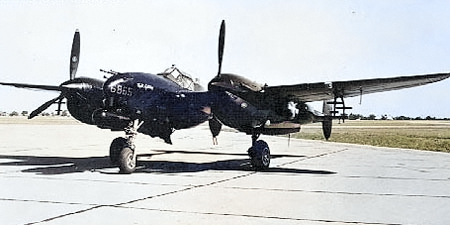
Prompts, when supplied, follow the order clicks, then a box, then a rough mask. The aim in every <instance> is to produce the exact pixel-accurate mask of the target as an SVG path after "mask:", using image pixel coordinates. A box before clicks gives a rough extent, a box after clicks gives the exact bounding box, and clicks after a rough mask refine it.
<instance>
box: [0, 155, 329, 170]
mask: <svg viewBox="0 0 450 225" xmlns="http://www.w3.org/2000/svg"><path fill="white" fill-rule="evenodd" d="M174 153H177V154H206V155H226V156H239V157H241V158H242V157H243V156H247V154H233V153H217V152H193V151H166V150H160V151H157V153H156V154H140V155H138V159H139V158H141V159H142V158H146V159H148V158H150V160H139V161H138V167H137V170H136V171H135V173H186V172H202V171H208V170H213V171H254V169H253V168H252V167H251V165H250V160H249V159H228V160H219V161H215V162H209V163H195V162H179V161H177V162H173V161H153V160H151V157H152V156H154V155H164V154H174ZM280 157H295V158H302V157H304V156H299V155H272V159H276V158H280ZM0 159H2V161H3V162H1V163H0V166H24V167H27V168H26V169H23V170H21V171H22V172H25V173H36V174H43V175H56V174H68V173H81V172H86V171H92V172H95V171H97V172H101V173H107V174H117V173H118V170H117V171H115V170H106V169H113V168H117V166H115V165H112V164H111V162H110V160H109V157H88V158H71V157H44V156H7V155H0ZM108 171H109V172H108ZM113 171H114V172H113ZM264 172H265V173H292V174H322V175H327V174H335V172H332V171H325V170H307V169H293V168H283V167H273V168H269V169H268V170H265V171H264Z"/></svg>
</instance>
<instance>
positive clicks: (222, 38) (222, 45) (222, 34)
mask: <svg viewBox="0 0 450 225" xmlns="http://www.w3.org/2000/svg"><path fill="white" fill-rule="evenodd" d="M224 48H225V20H222V24H221V25H220V33H219V70H218V72H217V76H220V74H221V72H222V59H223V49H224Z"/></svg>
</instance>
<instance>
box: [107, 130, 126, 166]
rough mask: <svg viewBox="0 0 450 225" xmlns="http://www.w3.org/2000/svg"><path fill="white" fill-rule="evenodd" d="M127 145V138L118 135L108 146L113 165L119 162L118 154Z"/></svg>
mask: <svg viewBox="0 0 450 225" xmlns="http://www.w3.org/2000/svg"><path fill="white" fill-rule="evenodd" d="M126 145H127V139H125V138H123V137H118V138H116V139H114V140H113V141H112V142H111V146H110V147H109V159H110V160H111V163H112V164H113V165H118V164H119V156H120V152H121V151H122V149H123V148H124V147H125V146H126Z"/></svg>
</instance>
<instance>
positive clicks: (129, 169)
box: [109, 119, 144, 174]
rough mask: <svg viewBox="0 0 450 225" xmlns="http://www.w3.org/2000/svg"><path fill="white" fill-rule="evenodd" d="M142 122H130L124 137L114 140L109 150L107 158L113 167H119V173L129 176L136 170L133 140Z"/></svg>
mask: <svg viewBox="0 0 450 225" xmlns="http://www.w3.org/2000/svg"><path fill="white" fill-rule="evenodd" d="M143 123H144V122H143V121H142V122H139V120H138V119H136V120H134V121H132V122H130V124H129V125H128V127H126V128H125V136H126V138H123V137H118V138H116V139H114V140H113V141H112V143H111V146H110V148H109V158H110V160H111V162H112V163H113V164H114V165H117V166H119V168H120V173H125V174H130V173H133V172H134V171H135V170H136V165H137V163H136V161H137V160H136V158H137V157H136V155H137V154H136V152H135V149H136V147H135V145H134V140H135V138H136V135H137V134H138V132H137V130H138V129H139V127H141V126H142V124H143Z"/></svg>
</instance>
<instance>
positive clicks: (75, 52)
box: [70, 29, 80, 80]
mask: <svg viewBox="0 0 450 225" xmlns="http://www.w3.org/2000/svg"><path fill="white" fill-rule="evenodd" d="M79 61H80V31H79V30H78V29H77V30H76V31H75V34H74V35H73V42H72V51H71V52H70V80H73V79H74V78H75V74H76V73H77V69H78V62H79Z"/></svg>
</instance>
